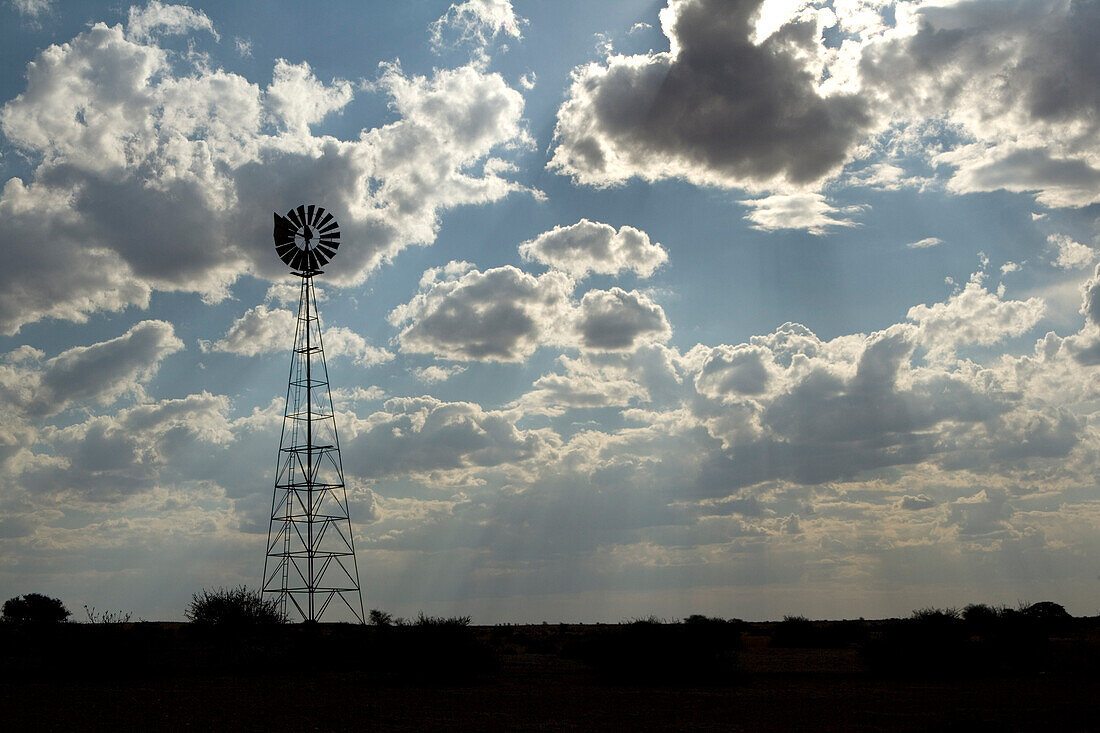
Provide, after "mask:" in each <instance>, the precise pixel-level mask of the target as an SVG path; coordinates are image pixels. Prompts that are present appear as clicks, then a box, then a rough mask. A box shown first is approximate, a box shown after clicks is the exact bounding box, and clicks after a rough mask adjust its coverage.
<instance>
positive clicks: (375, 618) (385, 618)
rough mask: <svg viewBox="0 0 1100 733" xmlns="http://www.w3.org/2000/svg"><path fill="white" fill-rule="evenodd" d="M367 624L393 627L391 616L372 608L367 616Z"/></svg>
mask: <svg viewBox="0 0 1100 733" xmlns="http://www.w3.org/2000/svg"><path fill="white" fill-rule="evenodd" d="M367 623H369V624H370V625H371V626H393V614H392V613H388V612H386V611H381V610H379V609H377V608H372V609H371V610H370V613H369V614H368V615H367Z"/></svg>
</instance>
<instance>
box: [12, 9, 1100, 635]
mask: <svg viewBox="0 0 1100 733" xmlns="http://www.w3.org/2000/svg"><path fill="white" fill-rule="evenodd" d="M0 13H2V14H3V17H4V22H3V24H2V28H3V30H2V31H0V32H2V33H3V36H4V38H3V40H4V43H3V44H0V54H2V56H0V58H2V62H0V104H2V107H0V169H2V171H0V172H2V174H3V175H2V181H3V188H2V190H0V213H2V215H3V218H4V220H5V221H6V222H7V224H6V226H5V227H3V231H2V232H0V247H2V248H3V251H4V253H5V260H6V262H7V263H8V264H7V265H6V266H5V268H3V269H2V270H0V279H2V280H3V287H0V402H2V403H3V404H4V414H5V415H6V418H5V420H4V429H3V435H2V436H0V558H2V559H0V594H7V595H5V596H4V597H9V596H11V595H15V594H19V593H25V592H48V593H51V594H53V595H56V596H59V597H61V598H62V599H64V600H65V601H66V602H67V603H68V605H69V607H70V608H79V607H80V606H81V605H82V604H84V603H88V604H89V605H93V606H95V607H97V608H104V607H118V608H122V609H125V610H131V611H133V612H134V613H135V614H137V615H140V616H142V617H145V618H150V619H153V618H156V619H160V618H164V619H172V618H179V617H181V615H182V609H183V607H184V606H185V604H186V602H187V600H188V599H189V597H190V594H191V593H192V592H193V591H195V590H198V589H199V588H201V587H204V586H205V587H210V586H215V585H235V584H238V583H246V584H250V585H257V584H258V581H259V575H260V572H261V569H262V566H263V547H264V538H265V536H266V531H267V517H266V512H267V511H268V509H269V506H270V497H271V483H272V480H273V477H272V469H273V468H274V460H273V459H274V455H275V452H276V449H277V445H278V435H279V425H280V421H281V414H282V412H281V411H282V397H283V395H284V394H285V379H286V368H287V362H288V359H289V348H290V341H291V338H292V328H293V323H292V313H291V312H290V311H291V309H293V308H294V306H295V302H290V301H288V296H287V293H288V292H290V293H291V296H290V297H291V298H293V297H296V292H297V291H296V286H295V282H294V278H293V277H292V276H290V275H289V274H288V273H287V272H286V270H285V267H284V266H283V265H282V263H281V262H280V261H279V260H278V258H277V257H276V255H275V253H274V251H273V249H272V247H271V244H270V221H271V219H270V216H271V212H272V211H279V212H283V211H286V210H287V209H288V208H290V207H292V206H296V205H298V204H300V203H311V202H316V203H318V204H321V205H323V206H326V207H327V208H329V209H330V210H331V211H333V212H335V213H336V215H337V217H338V218H339V221H340V223H341V228H342V230H343V231H344V236H345V240H344V242H345V244H344V246H343V247H342V248H341V250H340V253H339V255H338V258H337V259H336V260H335V261H334V262H333V263H332V265H331V266H329V267H328V268H327V272H326V273H325V275H323V276H322V277H321V278H319V281H320V282H319V286H320V288H321V292H322V298H323V299H322V302H321V304H320V307H321V313H322V317H323V320H324V324H325V328H326V347H327V349H328V356H329V366H330V373H331V377H332V381H333V385H334V387H336V392H335V394H334V398H335V400H336V403H337V409H338V422H339V427H340V431H341V438H342V443H343V449H344V463H345V467H346V470H347V472H348V476H347V478H348V486H349V491H350V492H351V497H352V505H351V512H352V520H353V522H354V524H355V530H356V538H357V546H358V548H359V551H360V552H359V555H360V558H359V567H360V572H361V575H362V585H363V592H364V601H365V604H366V605H367V607H368V608H385V609H388V610H390V611H392V612H394V613H396V614H398V615H413V614H415V613H416V612H417V611H418V610H421V609H423V610H425V611H427V612H431V613H469V614H472V615H473V616H474V617H475V619H477V620H478V621H483V622H496V621H541V620H549V621H555V620H580V621H597V620H605V621H606V620H611V621H614V620H618V619H620V618H625V617H634V616H642V615H649V614H657V615H660V616H668V617H675V616H679V615H686V614H689V613H709V614H716V615H722V616H738V617H742V618H769V617H770V618H774V617H778V616H781V615H783V614H797V613H800V614H805V615H808V616H817V617H825V616H831V617H840V616H866V617H871V616H882V615H891V614H900V613H906V612H908V611H909V610H911V609H912V608H915V607H918V606H926V605H961V604H965V603H968V602H979V601H980V602H998V603H1010V604H1015V603H1016V602H1017V601H1023V600H1030V601H1035V600H1040V599H1047V598H1049V599H1051V600H1056V601H1058V602H1060V603H1063V604H1064V605H1066V607H1067V608H1068V609H1069V610H1070V611H1071V612H1074V613H1079V614H1080V613H1095V612H1096V611H1097V602H1096V600H1095V599H1096V598H1097V588H1098V583H1100V580H1098V575H1097V570H1096V568H1097V560H1098V556H1100V543H1098V541H1097V538H1096V533H1095V527H1096V526H1097V519H1098V518H1100V495H1098V488H1097V484H1096V479H1095V474H1096V468H1097V466H1096V461H1097V456H1098V455H1100V435H1098V433H1097V423H1096V419H1095V416H1096V412H1097V409H1100V401H1098V398H1100V376H1098V373H1097V365H1100V271H1098V270H1097V269H1096V263H1097V259H1098V258H1097V256H1096V250H1095V248H1096V246H1097V243H1098V241H1100V229H1098V225H1097V202H1098V201H1100V139H1098V131H1097V119H1100V117H1098V107H1100V98H1098V97H1097V93H1096V89H1097V88H1098V87H1097V85H1096V81H1097V80H1096V73H1097V69H1098V68H1100V64H1098V63H1097V61H1098V59H1097V53H1098V52H1097V50H1096V48H1095V43H1094V39H1095V34H1096V31H1097V30H1098V25H1100V8H1098V5H1097V4H1096V3H1094V2H1076V3H1072V2H1064V1H1061V0H1036V1H1034V2H1020V3H1016V2H994V1H993V0H968V1H966V2H919V1H913V2H903V1H894V0H834V1H832V2H829V1H825V0H815V1H813V2H806V1H804V0H767V1H766V2H759V1H753V0H745V1H742V2H737V1H734V0H671V2H669V3H668V4H667V5H666V4H665V3H653V2H606V3H581V2H576V3H574V2H542V1H536V0H533V1H531V2H524V1H523V0H514V2H508V0H467V1H466V2H456V3H454V4H452V3H449V2H445V1H444V2H434V1H433V2H428V1H427V0H417V1H415V2H407V3H400V4H393V3H350V2H349V3H321V4H317V5H315V6H313V7H312V8H311V10H310V11H309V12H308V13H306V14H303V11H302V9H301V7H300V6H299V5H296V4H293V3H276V2H258V3H251V4H247V5H246V4H234V5H228V4H220V5H217V6H210V7H204V6H203V5H201V4H196V5H192V6H187V5H173V4H169V3H161V2H150V3H148V4H144V5H134V6H132V7H124V6H119V5H117V4H114V5H112V4H104V3H75V2H74V3H57V2H50V0H10V1H9V2H5V3H4V4H3V5H2V6H0Z"/></svg>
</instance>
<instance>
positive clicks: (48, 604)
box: [3, 593, 72, 624]
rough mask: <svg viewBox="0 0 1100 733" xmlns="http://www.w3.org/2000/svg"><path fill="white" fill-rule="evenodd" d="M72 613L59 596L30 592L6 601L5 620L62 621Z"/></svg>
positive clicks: (27, 621) (23, 621) (29, 621)
mask: <svg viewBox="0 0 1100 733" xmlns="http://www.w3.org/2000/svg"><path fill="white" fill-rule="evenodd" d="M71 615H72V614H71V613H70V612H69V609H67V608H65V604H64V603H62V602H61V601H60V600H59V599H57V598H51V597H49V596H44V595H42V594H41V593H28V594H26V595H25V596H15V597H14V598H9V599H8V600H6V601H4V615H3V619H4V620H5V621H14V622H21V623H38V624H46V623H61V622H62V621H64V620H65V619H67V618H68V617H69V616H71Z"/></svg>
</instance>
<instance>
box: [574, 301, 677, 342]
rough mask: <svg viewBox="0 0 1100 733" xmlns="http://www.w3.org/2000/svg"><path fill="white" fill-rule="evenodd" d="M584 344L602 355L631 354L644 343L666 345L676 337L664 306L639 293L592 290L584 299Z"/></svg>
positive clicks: (581, 318) (581, 324)
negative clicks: (666, 342) (614, 352)
mask: <svg viewBox="0 0 1100 733" xmlns="http://www.w3.org/2000/svg"><path fill="white" fill-rule="evenodd" d="M578 329H579V331H580V334H581V344H582V345H583V346H584V347H585V348H588V349H594V350H598V351H629V350H632V349H634V348H635V347H636V345H637V344H638V343H640V342H642V341H654V340H656V341H663V340H665V339H667V338H668V337H669V334H671V333H672V329H671V328H670V327H669V325H668V319H666V318H665V312H664V310H662V309H661V306H659V305H657V304H656V303H654V302H653V301H652V300H650V299H649V298H648V297H647V296H646V295H644V294H643V293H639V292H638V291H636V290H632V291H630V292H627V291H625V290H623V289H622V288H611V289H610V290H590V291H588V292H587V293H585V294H584V297H583V298H581V305H580V315H579V317H578Z"/></svg>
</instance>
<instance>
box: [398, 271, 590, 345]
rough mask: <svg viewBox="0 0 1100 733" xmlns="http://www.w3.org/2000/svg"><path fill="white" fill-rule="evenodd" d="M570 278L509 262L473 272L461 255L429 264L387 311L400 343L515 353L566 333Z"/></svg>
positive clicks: (569, 305)
mask: <svg viewBox="0 0 1100 733" xmlns="http://www.w3.org/2000/svg"><path fill="white" fill-rule="evenodd" d="M572 291H573V281H572V280H571V279H570V278H569V277H568V276H566V275H564V274H562V273H560V272H553V271H551V272H548V273H546V274H545V275H541V276H539V277H535V276H533V275H529V274H527V273H525V272H522V271H521V270H519V269H517V268H515V267H497V268H494V269H490V270H486V271H485V272H480V271H478V270H474V269H470V268H469V266H468V265H467V264H466V263H451V265H448V266H447V268H439V269H437V270H430V271H428V272H427V273H425V275H424V277H423V278H422V280H421V292H420V293H419V294H417V296H416V297H415V298H413V299H412V300H411V301H409V302H408V303H406V304H405V305H402V306H398V307H397V308H396V309H394V311H393V312H392V313H391V314H390V316H389V319H390V323H392V324H393V325H395V326H402V325H403V326H404V328H403V329H402V331H401V333H400V334H399V335H398V337H397V340H398V341H399V343H400V344H401V349H402V350H403V351H407V352H414V353H431V354H436V355H439V356H442V357H445V358H448V359H457V360H486V361H519V360H521V359H523V358H525V357H527V356H528V355H530V354H531V353H532V352H534V350H535V349H536V348H537V347H538V346H539V345H540V344H544V343H559V344H560V343H562V340H563V339H565V338H568V334H567V332H566V329H567V328H568V322H569V316H570V310H571V307H572V306H571V304H570V296H571V295H572Z"/></svg>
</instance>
